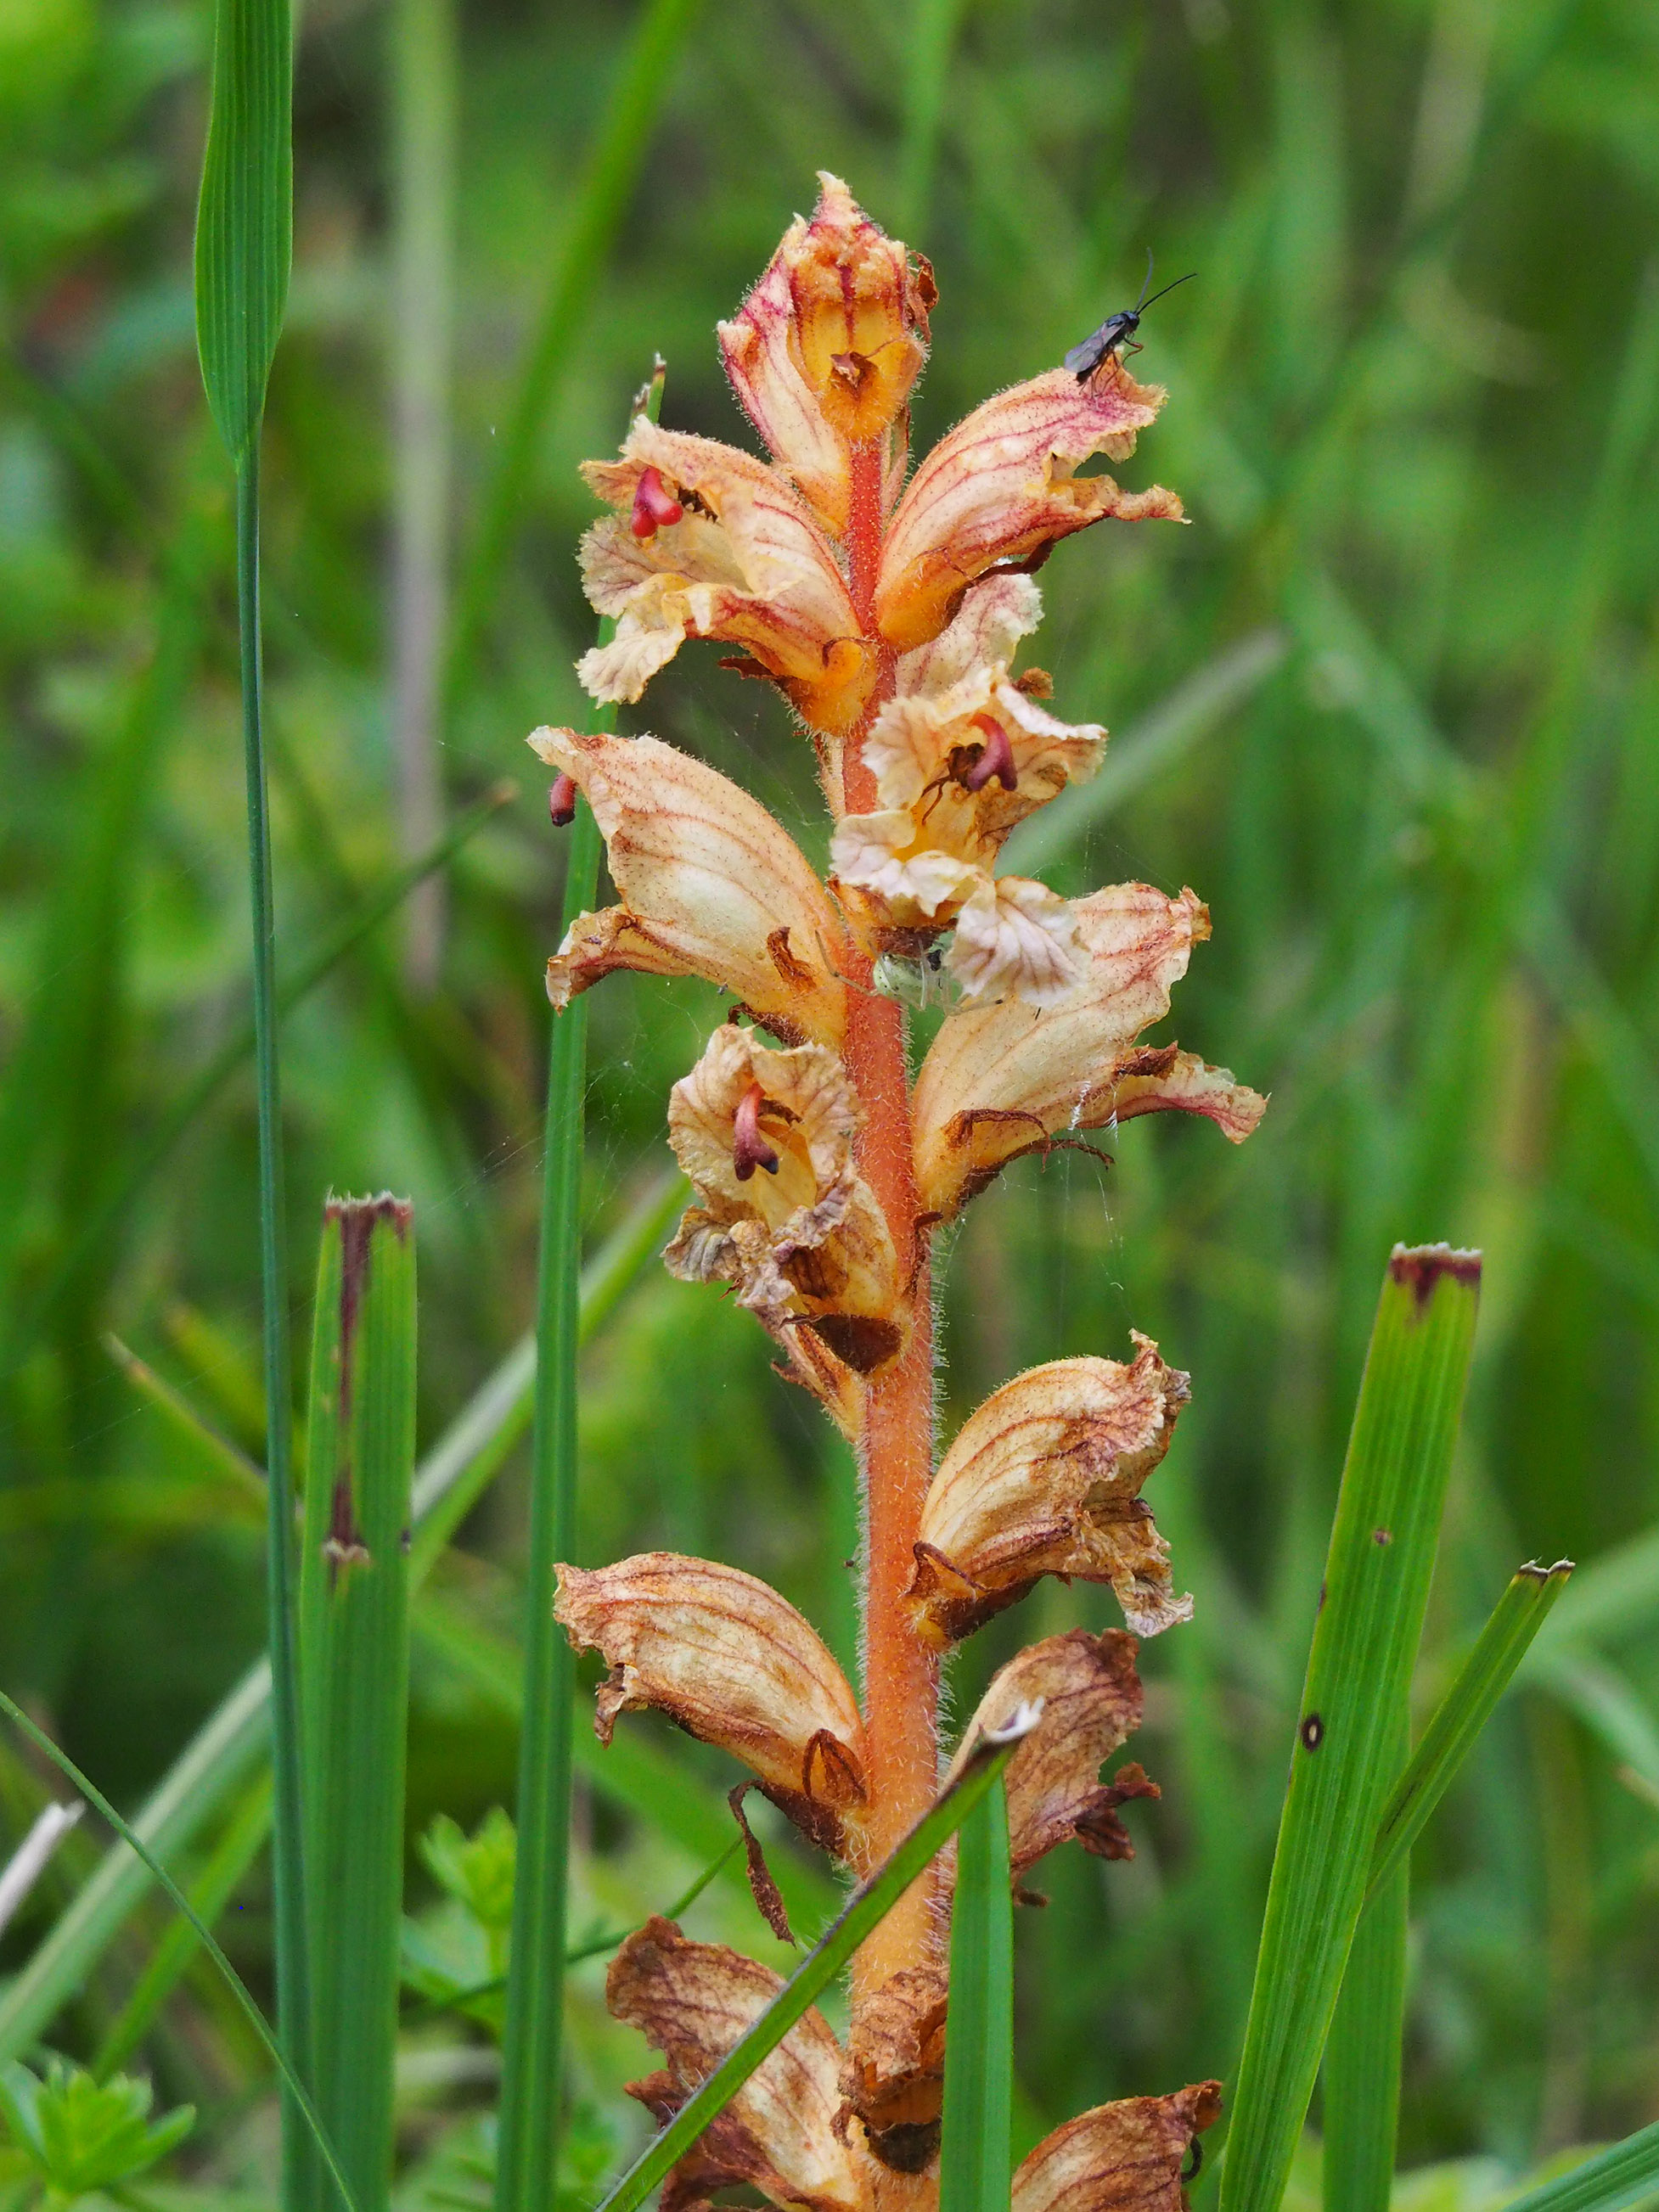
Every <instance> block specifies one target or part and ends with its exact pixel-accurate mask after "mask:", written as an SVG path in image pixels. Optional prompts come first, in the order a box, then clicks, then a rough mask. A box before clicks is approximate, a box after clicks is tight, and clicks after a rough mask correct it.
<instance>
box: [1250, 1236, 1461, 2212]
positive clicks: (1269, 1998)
mask: <svg viewBox="0 0 1659 2212" xmlns="http://www.w3.org/2000/svg"><path fill="white" fill-rule="evenodd" d="M1479 1287H1480V1261H1479V1259H1478V1257H1476V1256H1475V1255H1472V1254H1466V1253H1457V1252H1452V1251H1450V1250H1449V1249H1447V1248H1446V1247H1445V1246H1443V1245H1437V1246H1429V1247H1426V1248H1421V1249H1417V1250H1413V1251H1407V1250H1406V1249H1403V1248H1401V1247H1396V1248H1395V1253H1394V1256H1393V1258H1392V1259H1391V1260H1390V1261H1389V1272H1388V1275H1387V1277H1386V1279H1384V1282H1383V1295H1382V1298H1381V1300H1380V1302H1379V1304H1378V1307H1377V1315H1376V1324H1375V1327H1374V1328H1373V1330H1372V1334H1371V1344H1370V1355H1369V1357H1368V1358H1367V1360H1366V1364H1365V1376H1364V1383H1362V1385H1361V1388H1360V1394H1359V1404H1358V1409H1357V1411H1356V1413H1355V1415H1354V1425H1353V1432H1352V1437H1351V1438H1350V1440H1349V1444H1348V1456H1347V1463H1346V1467H1345V1468H1344V1470H1343V1475H1342V1489H1341V1494H1340V1498H1339V1500H1338V1504H1337V1511H1336V1523H1335V1526H1334V1528H1333V1530H1332V1533H1331V1544H1330V1552H1329V1554H1328V1561H1327V1566H1326V1576H1325V1589H1324V1594H1323V1601H1322V1605H1321V1608H1320V1615H1319V1620H1318V1624H1317V1626H1316V1628H1315V1631H1314V1639H1313V1649H1312V1651H1311V1653H1310V1657H1309V1662H1308V1674H1307V1681H1306V1686H1305V1688H1304V1694H1303V1702H1302V1709H1301V1714H1300V1717H1299V1719H1298V1721H1297V1741H1296V1745H1295V1748H1294V1750H1293V1751H1292V1753H1291V1780H1290V1787H1289V1789H1288V1790H1287V1792H1286V1794H1285V1809H1284V1813H1283V1814H1282V1816H1281V1819H1280V1822H1279V1845H1278V1850H1277V1851H1276V1852H1275V1854H1274V1858H1273V1880H1272V1882H1271V1885H1270V1887H1269V1890H1268V1896H1267V1919H1266V1922H1265V1924H1264V1926H1263V1929H1262V1936H1261V1951H1260V1954H1258V1957H1257V1960H1256V1972H1255V1986H1254V1989H1253V1990H1252V1992H1251V1996H1250V2015H1249V2025H1248V2027H1247V2028H1246V2031H1245V2039H1244V2055H1243V2061H1242V2063H1241V2065H1240V2069H1239V2076H1238V2086H1237V2091H1236V2092H1235V2094H1234V2099H1233V2118H1232V2126H1231V2130H1230V2133H1229V2136H1228V2143H1227V2158H1226V2165H1225V2172H1224V2173H1223V2176H1222V2183H1221V2203H1222V2206H1223V2208H1224V2212H1277V2207H1278V2205H1279V2201H1280V2198H1281V2197H1283V2195H1284V2191H1285V2179H1286V2176H1287V2175H1288V2173H1289V2172H1290V2166H1291V2158H1292V2156H1293V2154H1294V2153H1295V2149H1296V2145H1297V2138H1298V2136H1300V2134H1301V2131H1302V2124H1303V2121H1304V2118H1305V2116H1306V2113H1307V2110H1308V2104H1309V2100H1310V2097H1311V2095H1312V2093H1313V2086H1314V2081H1315V2078H1316V2075H1317V2073H1318V2070H1319V2062H1320V2056H1321V2053H1322V2051H1323V2048H1324V2044H1325V2037H1326V2033H1327V2031H1328V2028H1329V2026H1330V2021H1331V2015H1332V2012H1333V2010H1334V2007H1335V2004H1336V1999H1337V1993H1338V1990H1340V1986H1341V1981H1342V1973H1343V1969H1344V1967H1345V1966H1346V1961H1347V1955H1348V1948H1349V1945H1350V1944H1351V1942H1352V1940H1353V1932H1354V1928H1355V1924H1356V1923H1357V1922H1358V1917H1359V1913H1360V1909H1361V1906H1362V1905H1363V1904H1364V1895H1365V1888H1366V1884H1367V1881H1368V1880H1369V1877H1370V1860H1371V1851H1372V1848H1373V1844H1374V1840H1375V1838H1376V1828H1377V1823H1378V1821H1379V1820H1380V1818H1381V1816H1382V1814H1383V1808H1384V1805H1385V1803H1386V1802H1387V1799H1388V1794H1389V1789H1390V1787H1391V1785H1392V1784H1393V1783H1394V1781H1395V1773H1396V1771H1397V1769H1396V1767H1395V1764H1394V1763H1393V1762H1394V1761H1395V1759H1396V1758H1397V1742H1398V1739H1397V1735H1396V1733H1395V1731H1396V1725H1397V1715H1398V1713H1399V1712H1400V1711H1401V1707H1402V1705H1403V1701H1404V1699H1405V1696H1406V1693H1407V1688H1408V1686H1409V1683H1410V1678H1411V1668H1412V1664H1413V1659H1414V1657H1415V1655H1416V1650H1417V1645H1418V1639H1419V1636H1420V1635H1421V1632H1422V1626H1423V1614H1424V1611H1425V1607H1426V1605H1427V1602H1428V1592H1429V1581H1430V1577H1431V1574H1432V1571H1433V1567H1434V1556H1435V1547H1436V1541H1437V1534H1438V1531H1439V1526H1440V1512H1441V1506H1442V1503H1443V1498H1444V1496H1445V1488H1446V1480H1447V1476H1448V1474H1449V1470H1450V1467H1451V1459H1452V1451H1453V1447H1454V1445H1455V1442H1456V1437H1457V1428H1458V1422H1459V1419H1460V1416H1461V1413H1462V1402H1463V1392H1464V1388H1465V1384H1466V1383H1467V1381H1468V1367H1469V1357H1470V1353H1471V1352H1472V1350H1473V1347H1474V1320H1475V1310H1476V1306H1477V1304H1478V1300H1479Z"/></svg>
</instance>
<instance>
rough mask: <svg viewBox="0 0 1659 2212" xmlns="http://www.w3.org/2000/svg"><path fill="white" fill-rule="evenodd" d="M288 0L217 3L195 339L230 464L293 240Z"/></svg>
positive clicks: (282, 297) (268, 356)
mask: <svg viewBox="0 0 1659 2212" xmlns="http://www.w3.org/2000/svg"><path fill="white" fill-rule="evenodd" d="M292 81H293V46H292V34H291V32H290V29H289V11H288V0H217V4H216V7H215V9H214V17H213V97H212V106H211V108H210V112H209V117H208V137H207V152H206V155H205V157H204V161H203V164H202V197H201V201H200V204H199V205H198V207H197V216H196V343H197V350H198V351H199V353H200V355H201V359H202V381H203V383H204V385H205V386H206V387H207V396H208V405H209V407H210V409H211V410H212V414H213V419H214V422H215V423H216V425H217V427H218V431H219V435H220V436H221V437H222V439H223V440H224V441H225V445H226V447H228V450H229V453H230V457H231V459H232V460H233V461H234V462H235V463H236V464H237V465H238V466H239V467H240V465H241V463H242V461H243V460H244V459H245V458H246V455H247V453H248V452H249V450H250V448H251V447H252V445H253V443H254V441H255V440H256V438H257V437H258V429H259V422H260V417H261V416H263V414H264V404H265V385H266V382H267V380H268V379H269V377H270V364H271V360H272V357H273V356H274V355H275V353H276V339H277V336H278V334H279V332H280V331H281V329H282V325H283V307H285V305H286V304H287V300H288V278H289V263H290V261H291V259H292V256H293V240H294V155H293V135H292V127H291V124H290V120H289V112H290V106H291V100H292Z"/></svg>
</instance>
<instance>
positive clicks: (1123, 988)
mask: <svg viewBox="0 0 1659 2212" xmlns="http://www.w3.org/2000/svg"><path fill="white" fill-rule="evenodd" d="M1071 912H1072V915H1073V918H1074V920H1075V923H1076V928H1077V939H1078V943H1079V947H1080V950H1081V956H1082V966H1083V969H1084V975H1083V980H1082V981H1081V983H1080V984H1079V987H1077V988H1076V989H1075V990H1073V992H1072V993H1071V994H1070V995H1069V996H1067V997H1066V999H1065V1000H1064V1001H1063V1002H1062V1003H1061V1004H1060V1005H1058V1006H1054V1007H1053V1008H1052V1009H1051V1010H1049V1011H1048V1012H1034V1011H1033V1010H1032V1009H1031V1008H1030V1007H1029V1006H1020V1005H1018V1004H1017V1003H1014V1002H1012V1001H1010V1002H1006V1003H1004V1004H1002V1005H1000V1006H986V1007H973V1006H970V1007H965V1008H963V1010H962V1011H961V1012H958V1013H955V1014H952V1015H951V1016H950V1018H948V1019H947V1020H946V1021H945V1022H944V1023H943V1024H941V1026H940V1029H939V1035H938V1036H937V1037H935V1039H934V1040H933V1046H932V1048H931V1049H930V1051H929V1052H928V1054H927V1059H926V1060H924V1061H923V1062H922V1066H921V1074H920V1076H919V1077H918V1078H917V1080H916V1094H915V1119H916V1176H917V1181H918V1182H919V1184H920V1185H921V1194H922V1203H923V1205H924V1206H927V1209H928V1210H929V1212H933V1214H935V1215H937V1216H938V1217H939V1218H941V1219H943V1218H948V1216H950V1215H951V1214H952V1213H954V1212H956V1211H957V1208H958V1207H959V1206H961V1205H962V1203H963V1200H964V1199H968V1198H971V1197H972V1196H973V1195H974V1194H975V1192H976V1191H979V1190H982V1189H983V1188H984V1187H985V1185H986V1184H987V1182H990V1181H991V1180H992V1178H993V1177H994V1176H995V1175H996V1174H997V1172H998V1170H1000V1169H1001V1168H1003V1167H1006V1164H1008V1162H1009V1161H1010V1160H1012V1159H1017V1158H1018V1157H1019V1155H1020V1154H1021V1153H1022V1152H1031V1151H1034V1150H1036V1149H1037V1148H1039V1147H1042V1146H1047V1144H1048V1142H1049V1140H1050V1139H1052V1138H1054V1136H1056V1135H1057V1134H1059V1133H1061V1132H1065V1133H1067V1134H1070V1133H1075V1132H1076V1131H1079V1130H1082V1129H1100V1128H1104V1127H1108V1126H1109V1124H1110V1123H1112V1122H1114V1121H1128V1120H1129V1119H1130V1118H1131V1116H1132V1115H1136V1114H1148V1113H1152V1112H1154V1111H1157V1110H1159V1109H1164V1108H1179V1109H1181V1110H1182V1111H1183V1112H1186V1113H1192V1114H1203V1115H1208V1117H1209V1118H1210V1120H1211V1121H1214V1122H1215V1123H1216V1124H1217V1125H1218V1127H1219V1128H1220V1129H1221V1130H1222V1132H1223V1133H1224V1134H1225V1135H1226V1136H1228V1137H1230V1138H1231V1139H1232V1141H1233V1142H1234V1143H1235V1144H1240V1143H1242V1142H1243V1139H1245V1138H1246V1137H1248V1136H1249V1133H1250V1132H1251V1130H1252V1129H1254V1128H1255V1125H1256V1123H1257V1122H1258V1121H1260V1120H1261V1116H1262V1114H1263V1112H1264V1111H1265V1110H1266V1105H1267V1102H1266V1100H1265V1099H1263V1098H1261V1097H1258V1096H1257V1095H1256V1093H1255V1091H1251V1090H1249V1089H1247V1088H1246V1086H1245V1085H1243V1084H1242V1083H1235V1082H1234V1080H1233V1079H1232V1077H1231V1075H1229V1074H1228V1073H1227V1072H1226V1071H1225V1069H1224V1068H1212V1067H1206V1066H1205V1065H1204V1063H1203V1062H1202V1061H1201V1060H1194V1059H1193V1058H1192V1057H1191V1055H1190V1054H1184V1053H1180V1052H1177V1051H1176V1048H1175V1047H1174V1046H1172V1045H1171V1046H1160V1047H1154V1048H1151V1049H1147V1050H1140V1049H1137V1048H1136V1045H1135V1040H1136V1038H1137V1037H1138V1036H1139V1035H1140V1032H1141V1031H1142V1030H1144V1029H1146V1027H1148V1025H1149V1024H1152V1022H1155V1021H1158V1020H1161V1019H1162V1018H1163V1017H1164V1015H1165V1014H1167V1013H1168V1012H1169V1011H1170V985H1171V984H1172V983H1174V982H1176V981H1178V980H1179V978H1180V977H1181V976H1182V975H1185V973H1186V971H1187V962H1188V957H1189V956H1190V954H1191V951H1192V948H1193V946H1194V945H1200V944H1202V943H1203V941H1204V939H1206V937H1208V935H1209V933H1210V915H1209V909H1208V908H1206V907H1205V906H1204V905H1202V904H1201V903H1200V901H1199V900H1198V899H1197V898H1196V897H1195V896H1194V894H1193V893H1192V892H1191V891H1182V894H1181V896H1179V897H1178V898H1168V897H1166V896H1164V893H1163V892H1162V891H1158V890H1153V889H1152V887H1151V885H1150V884H1116V885H1115V886H1114V887H1113V888H1112V889H1111V890H1103V891H1097V892H1096V893H1095V894H1094V896H1092V897H1091V898H1085V899H1079V900H1078V901H1077V902H1075V903H1074V904H1073V907H1072V908H1071Z"/></svg>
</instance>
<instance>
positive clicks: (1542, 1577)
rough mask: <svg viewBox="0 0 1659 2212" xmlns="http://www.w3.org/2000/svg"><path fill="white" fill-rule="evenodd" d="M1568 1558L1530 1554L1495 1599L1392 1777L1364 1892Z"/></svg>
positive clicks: (1487, 1713)
mask: <svg viewBox="0 0 1659 2212" xmlns="http://www.w3.org/2000/svg"><path fill="white" fill-rule="evenodd" d="M1571 1573H1572V1561H1571V1559H1558V1560H1557V1561H1556V1563H1555V1565H1553V1567H1541V1566H1540V1565H1538V1563H1537V1562H1536V1560H1530V1561H1528V1564H1527V1565H1525V1566H1524V1567H1522V1569H1521V1571H1520V1572H1519V1573H1518V1574H1517V1575H1516V1577H1515V1579H1514V1580H1513V1581H1512V1582H1511V1583H1510V1586H1509V1588H1508V1589H1506V1590H1505V1591H1504V1595H1503V1596H1502V1597H1501V1598H1500V1599H1499V1600H1498V1604H1497V1607H1496V1608H1495V1609H1494V1611H1493V1613H1492V1618H1491V1620H1489V1621H1488V1622H1487V1623H1486V1626H1485V1627H1484V1628H1483V1629H1482V1630H1481V1632H1480V1636H1479V1638H1477V1639H1476V1642H1475V1646H1474V1650H1472V1651H1471V1652H1470V1654H1469V1656H1468V1658H1467V1659H1466V1660H1465V1661H1464V1662H1463V1665H1462V1668H1461V1669H1460V1670H1459V1673H1458V1676H1457V1679H1456V1680H1455V1682H1454V1683H1453V1684H1452V1686H1451V1687H1450V1689H1449V1690H1448V1691H1447V1692H1446V1694H1445V1696H1444V1697H1443V1699H1441V1701H1440V1704H1439V1705H1438V1706H1437V1709H1436V1711H1435V1714H1434V1717H1433V1718H1432V1719H1431V1721H1430V1723H1429V1724H1428V1726H1427V1728H1426V1729H1424V1731H1423V1740H1422V1741H1421V1742H1420V1743H1419V1745H1418V1747H1417V1749H1416V1750H1415V1751H1414V1752H1413V1753H1412V1757H1411V1761H1410V1764H1409V1765H1407V1768H1406V1771H1405V1772H1404V1773H1403V1774H1402V1775H1401V1778H1400V1779H1399V1781H1398V1782H1397V1783H1395V1786H1394V1790H1393V1793H1392V1795H1391V1796H1390V1797H1389V1802H1388V1806H1387V1808H1386V1810H1385V1811H1384V1813H1383V1818H1382V1820H1380V1822H1379V1823H1378V1824H1377V1831H1376V1849H1375V1850H1374V1851H1373V1852H1372V1855H1371V1871H1370V1881H1369V1883H1368V1884H1367V1886H1366V1896H1367V1898H1368V1899H1370V1898H1374V1897H1376V1895H1377V1894H1378V1893H1379V1892H1380V1891H1381V1890H1382V1889H1383V1887H1384V1885H1385V1884H1386V1883H1387V1882H1388V1881H1389V1877H1390V1876H1391V1875H1392V1874H1393V1873H1394V1870H1395V1868H1396V1867H1397V1866H1398V1865H1399V1863H1400V1862H1401V1859H1402V1858H1404V1857H1405V1856H1406V1854H1407V1852H1408V1851H1409V1850H1411V1847H1412V1845H1413V1844H1414V1843H1415V1842H1416V1840H1417V1838H1418V1837H1419V1835H1420V1834H1421V1833H1422V1832H1423V1830H1424V1828H1425V1826H1426V1825H1427V1822H1428V1820H1429V1816H1430V1815H1431V1814H1432V1812H1433V1811H1434V1808H1435V1807H1436V1806H1437V1804H1438V1803H1439V1802H1440V1800H1441V1799H1442V1798H1443V1796H1445V1794H1446V1791H1447V1790H1448V1789H1449V1787H1450V1784H1451V1782H1452V1779H1453V1777H1454V1776H1455V1774H1456V1772H1457V1770H1458V1768H1459V1767H1460V1766H1461V1765H1462V1764H1463V1761H1464V1759H1466V1758H1468V1754H1469V1752H1470V1750H1471V1748H1472V1747H1473V1746H1474V1740H1475V1738H1476V1737H1477V1736H1478V1735H1480V1731H1481V1729H1483V1728H1485V1726H1486V1723H1487V1722H1488V1721H1489V1720H1490V1719H1491V1718H1492V1714H1493V1713H1494V1712H1495V1711H1497V1708H1498V1700H1499V1699H1501V1698H1502V1696H1503V1694H1504V1691H1505V1690H1507V1689H1508V1687H1509V1686H1510V1681H1511V1680H1513V1678H1514V1675H1515V1671H1516V1668H1517V1667H1519V1665H1520V1664H1521V1662H1522V1659H1524V1658H1525V1657H1526V1656H1527V1652H1528V1650H1529V1649H1530V1647H1531V1644H1532V1640H1533V1638H1534V1637H1535V1636H1536V1635H1537V1633H1538V1632H1539V1630H1540V1629H1541V1627H1542V1626H1544V1623H1545V1622H1546V1621H1547V1620H1548V1619H1549V1616H1550V1611H1551V1608H1552V1607H1553V1606H1554V1604H1555V1601H1556V1600H1557V1599H1558V1598H1559V1596H1560V1595H1561V1593H1562V1591H1563V1590H1564V1589H1565V1588H1566V1586H1567V1581H1568V1577H1570V1576H1571Z"/></svg>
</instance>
